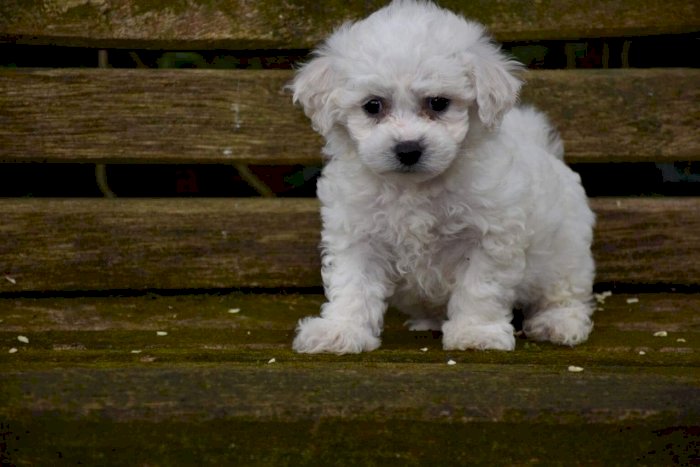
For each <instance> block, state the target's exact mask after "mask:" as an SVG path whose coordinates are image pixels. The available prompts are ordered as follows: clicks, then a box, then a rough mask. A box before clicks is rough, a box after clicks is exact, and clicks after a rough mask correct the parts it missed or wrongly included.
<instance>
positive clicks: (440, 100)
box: [428, 97, 450, 114]
mask: <svg viewBox="0 0 700 467" xmlns="http://www.w3.org/2000/svg"><path fill="white" fill-rule="evenodd" d="M449 106H450V100H449V99H448V98H446V97H429V98H428V109H430V111H431V112H433V113H436V114H439V113H442V112H444V111H445V110H447V108H448V107H449Z"/></svg>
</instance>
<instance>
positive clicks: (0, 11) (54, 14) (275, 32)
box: [0, 0, 700, 49]
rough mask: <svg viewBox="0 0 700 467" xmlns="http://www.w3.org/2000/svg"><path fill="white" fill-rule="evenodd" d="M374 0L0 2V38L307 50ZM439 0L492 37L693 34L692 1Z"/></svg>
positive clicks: (377, 2) (380, 1)
mask: <svg viewBox="0 0 700 467" xmlns="http://www.w3.org/2000/svg"><path fill="white" fill-rule="evenodd" d="M386 3H387V2H386V1H384V0H372V1H364V0H363V1H360V0H352V1H347V2H338V1H331V2H315V1H310V0H295V1H292V2H283V3H280V2H277V1H272V0H263V1H257V2H243V1H236V2H214V1H211V0H187V1H179V2H162V1H158V0H108V1H99V2H95V1H89V0H77V1H76V0H74V1H71V2H65V1H58V0H23V1H20V0H4V1H3V2H2V3H0V39H2V40H5V41H11V42H16V43H29V44H57V45H71V46H91V47H137V48H175V49H187V48H198V49H202V48H226V49H231V48H235V49H253V48H257V49H263V48H267V49H270V48H283V49H284V48H286V49H293V48H309V47H311V46H313V45H314V44H316V43H318V42H319V41H321V40H322V39H323V38H324V37H325V36H326V35H327V34H328V33H329V32H330V31H332V30H333V28H334V27H336V26H337V25H339V24H340V23H341V22H343V21H344V20H347V19H358V18H362V17H364V16H366V15H367V14H369V13H370V12H372V11H374V10H376V9H377V8H379V7H380V6H382V5H384V4H386ZM441 5H442V6H444V7H447V8H451V9H453V10H455V11H458V12H461V13H463V14H464V15H466V16H467V17H470V18H474V19H476V20H478V21H481V22H482V23H484V24H485V25H487V26H488V27H489V29H490V30H491V31H492V33H493V34H494V35H495V36H496V38H497V39H498V40H500V41H519V40H552V39H578V38H589V37H620V36H634V35H650V34H673V33H684V32H695V31H697V30H698V26H699V25H700V18H699V15H700V13H699V12H698V7H697V5H696V4H695V2H684V1H678V0H671V1H662V0H644V1H638V0H636V1H633V0H616V1H614V2H603V1H588V2H580V1H576V0H563V1H562V0H559V1H549V0H547V1H541V2H534V3H533V2H531V1H524V0H498V1H490V2H464V1H460V0H444V1H442V2H441Z"/></svg>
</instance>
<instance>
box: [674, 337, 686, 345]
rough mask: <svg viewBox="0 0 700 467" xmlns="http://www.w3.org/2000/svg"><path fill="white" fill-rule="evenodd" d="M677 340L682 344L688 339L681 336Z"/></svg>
mask: <svg viewBox="0 0 700 467" xmlns="http://www.w3.org/2000/svg"><path fill="white" fill-rule="evenodd" d="M676 342H679V343H681V344H682V343H684V342H686V340H685V339H683V338H682V337H679V338H678V339H676Z"/></svg>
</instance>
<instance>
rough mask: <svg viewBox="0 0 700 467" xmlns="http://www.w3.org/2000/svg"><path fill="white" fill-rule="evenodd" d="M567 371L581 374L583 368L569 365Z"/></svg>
mask: <svg viewBox="0 0 700 467" xmlns="http://www.w3.org/2000/svg"><path fill="white" fill-rule="evenodd" d="M568 370H569V371H570V372H571V373H581V372H582V371H583V367H580V366H575V365H569V368H568Z"/></svg>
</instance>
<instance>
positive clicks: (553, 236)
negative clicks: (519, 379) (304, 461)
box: [291, 0, 594, 354]
mask: <svg viewBox="0 0 700 467" xmlns="http://www.w3.org/2000/svg"><path fill="white" fill-rule="evenodd" d="M518 68H519V65H518V64H517V63H515V62H513V61H511V60H510V59H508V58H507V57H505V56H504V55H503V54H502V53H501V52H500V50H499V47H498V46H496V45H494V44H493V43H492V42H491V41H490V40H489V38H488V36H487V35H486V34H485V31H484V28H483V27H482V26H481V25H479V24H477V23H474V22H470V21H467V20H465V19H464V18H462V17H460V16H458V15H456V14H454V13H451V12H449V11H447V10H444V9H441V8H439V7H437V6H435V5H433V4H432V3H427V2H423V1H416V0H397V1H394V2H393V3H391V4H390V5H389V6H387V7H385V8H383V9H381V10H379V11H377V12H376V13H374V14H372V15H371V16H369V17H368V18H366V19H365V20H363V21H359V22H356V23H347V24H344V25H343V26H341V27H340V28H339V29H338V30H336V31H335V32H334V33H333V34H332V35H331V36H330V37H329V38H328V39H327V40H326V42H325V43H324V44H323V45H322V46H321V47H320V48H319V49H318V50H316V51H315V53H314V58H313V59H312V60H311V61H310V62H308V63H307V64H306V65H304V66H303V67H302V68H301V69H300V70H299V72H298V73H297V75H296V77H295V79H294V81H293V82H292V84H291V88H292V90H293V92H294V100H295V102H299V103H301V104H302V105H303V107H304V110H305V112H306V114H307V115H308V116H309V117H310V118H311V120H312V122H313V126H314V128H315V129H316V130H317V131H318V132H319V133H321V134H322V135H323V136H324V137H325V140H326V146H325V148H324V153H325V155H326V156H327V163H326V165H325V167H324V169H323V175H322V177H321V179H320V180H319V182H318V196H319V198H320V200H321V204H322V208H321V215H322V218H323V233H322V248H323V261H322V263H323V269H322V275H323V281H324V286H325V290H326V296H327V299H328V302H327V303H326V304H325V305H324V306H323V307H322V310H321V316H320V317H315V318H306V319H303V320H302V321H300V322H299V326H298V329H297V336H296V339H295V340H294V349H295V350H296V351H298V352H308V353H314V352H333V353H337V354H343V353H354V352H362V351H370V350H374V349H376V348H377V347H379V345H380V339H379V336H380V334H381V331H382V327H383V317H384V313H385V311H386V309H387V306H388V305H392V306H395V307H397V308H398V309H400V310H401V311H403V312H405V313H407V314H408V315H409V316H410V318H411V319H410V320H409V321H408V322H407V324H409V326H410V328H411V329H413V330H427V329H435V330H442V332H443V338H442V340H443V346H444V348H445V349H448V350H454V349H460V350H463V349H500V350H513V349H514V347H515V338H514V335H513V326H512V325H511V320H512V310H513V308H514V307H516V306H517V307H522V308H523V310H524V314H525V321H524V331H525V333H526V335H527V337H529V338H531V339H535V340H547V341H551V342H555V343H558V344H564V345H575V344H578V343H580V342H583V341H585V340H586V339H587V337H588V334H589V333H590V331H591V328H592V326H593V324H592V322H591V319H590V316H591V314H592V308H591V304H590V298H591V290H592V282H593V275H594V264H593V259H592V257H591V251H590V246H591V240H592V228H593V224H594V216H593V213H592V212H591V210H590V209H589V207H588V204H587V198H586V195H585V193H584V190H583V188H582V187H581V184H580V178H579V177H578V175H576V174H575V173H574V172H572V171H571V170H570V169H569V168H568V167H566V165H565V164H564V163H563V161H562V157H563V146H562V143H561V140H560V139H559V137H558V135H557V134H556V133H555V132H554V131H553V130H552V128H551V127H550V126H549V125H548V123H547V121H546V119H545V117H544V116H542V115H541V114H539V113H537V112H536V111H535V110H533V109H530V108H514V105H515V103H516V101H517V99H518V91H519V88H520V85H521V82H520V80H519V79H518V78H517V77H516V76H514V75H513V72H515V71H517V70H518Z"/></svg>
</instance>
